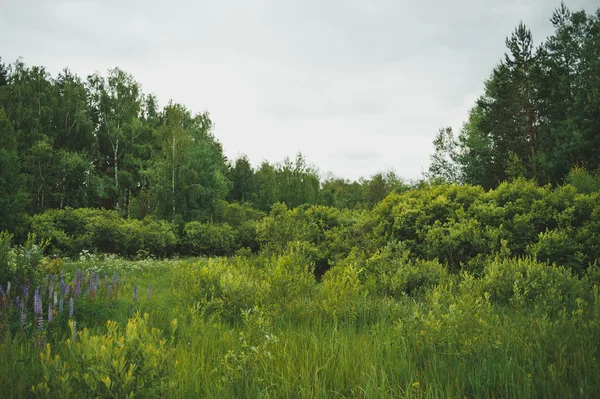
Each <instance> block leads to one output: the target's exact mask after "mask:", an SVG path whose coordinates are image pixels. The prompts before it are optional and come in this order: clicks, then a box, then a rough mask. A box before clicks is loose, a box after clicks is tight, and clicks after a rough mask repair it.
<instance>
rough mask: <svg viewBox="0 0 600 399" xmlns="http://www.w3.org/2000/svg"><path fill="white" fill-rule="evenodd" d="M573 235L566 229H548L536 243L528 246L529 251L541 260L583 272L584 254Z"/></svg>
mask: <svg viewBox="0 0 600 399" xmlns="http://www.w3.org/2000/svg"><path fill="white" fill-rule="evenodd" d="M573 236H574V234H569V233H568V232H567V231H565V230H551V231H548V230H546V232H544V233H540V234H539V239H538V241H537V242H536V243H533V244H529V245H528V246H527V251H528V252H529V254H530V255H532V256H534V257H535V258H536V259H537V260H538V261H540V262H547V263H555V264H557V265H561V266H565V267H569V268H571V269H572V270H573V271H575V272H581V271H582V270H583V269H584V265H583V258H584V256H583V254H582V252H581V246H580V245H579V244H577V242H575V240H574V238H573Z"/></svg>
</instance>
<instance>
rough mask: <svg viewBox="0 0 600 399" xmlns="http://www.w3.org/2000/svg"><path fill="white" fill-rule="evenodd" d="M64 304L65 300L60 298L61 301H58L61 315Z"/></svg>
mask: <svg viewBox="0 0 600 399" xmlns="http://www.w3.org/2000/svg"><path fill="white" fill-rule="evenodd" d="M64 303H65V301H64V300H63V298H60V301H58V311H59V313H62V311H63V306H64Z"/></svg>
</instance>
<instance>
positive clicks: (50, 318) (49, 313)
mask: <svg viewBox="0 0 600 399" xmlns="http://www.w3.org/2000/svg"><path fill="white" fill-rule="evenodd" d="M55 294H56V292H55ZM54 298H56V297H54ZM51 321H52V304H51V303H49V304H48V323H50V322H51Z"/></svg>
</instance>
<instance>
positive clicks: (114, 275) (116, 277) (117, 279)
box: [112, 272, 119, 287]
mask: <svg viewBox="0 0 600 399" xmlns="http://www.w3.org/2000/svg"><path fill="white" fill-rule="evenodd" d="M118 282H119V275H118V274H117V272H115V274H113V276H112V284H113V285H114V286H115V287H116V286H117V283H118Z"/></svg>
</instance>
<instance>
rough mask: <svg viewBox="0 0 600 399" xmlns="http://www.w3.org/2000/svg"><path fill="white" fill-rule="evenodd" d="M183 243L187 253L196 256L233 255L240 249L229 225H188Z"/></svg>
mask: <svg viewBox="0 0 600 399" xmlns="http://www.w3.org/2000/svg"><path fill="white" fill-rule="evenodd" d="M182 241H183V248H184V250H185V252H187V253H189V254H194V255H218V256H221V255H232V254H233V253H234V252H235V250H236V249H238V248H239V246H238V244H237V243H236V235H235V232H234V230H233V228H231V226H229V225H228V224H213V223H200V222H189V223H186V225H185V227H184V229H183V238H182Z"/></svg>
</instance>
